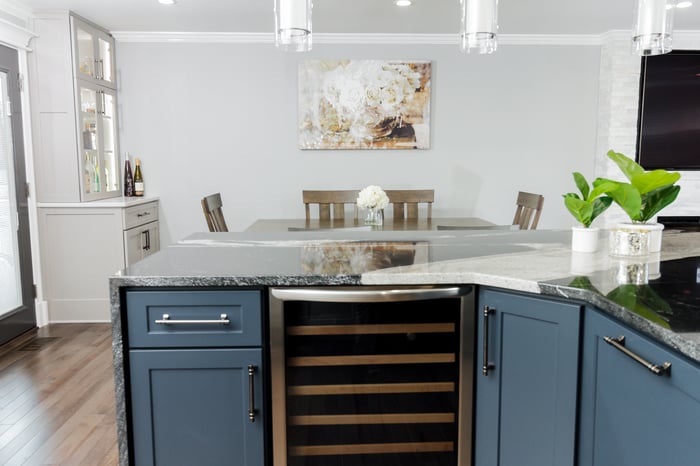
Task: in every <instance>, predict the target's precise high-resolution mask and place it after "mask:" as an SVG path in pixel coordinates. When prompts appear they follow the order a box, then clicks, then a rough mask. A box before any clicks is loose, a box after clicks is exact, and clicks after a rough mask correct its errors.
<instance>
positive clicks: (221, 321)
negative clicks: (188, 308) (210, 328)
mask: <svg viewBox="0 0 700 466" xmlns="http://www.w3.org/2000/svg"><path fill="white" fill-rule="evenodd" d="M155 323H156V324H163V325H182V324H189V325H192V324H194V325H207V324H209V325H211V324H224V325H228V324H230V323H231V321H230V320H229V318H228V316H227V315H226V314H221V316H220V317H219V320H186V319H183V320H170V314H163V317H162V318H161V319H156V320H155Z"/></svg>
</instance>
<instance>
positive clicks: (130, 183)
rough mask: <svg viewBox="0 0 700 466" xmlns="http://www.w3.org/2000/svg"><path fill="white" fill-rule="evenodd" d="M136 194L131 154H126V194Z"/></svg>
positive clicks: (129, 195) (128, 195)
mask: <svg viewBox="0 0 700 466" xmlns="http://www.w3.org/2000/svg"><path fill="white" fill-rule="evenodd" d="M133 195H134V175H133V174H132V173H131V162H130V161H129V154H128V153H127V154H126V162H124V196H127V197H131V196H133Z"/></svg>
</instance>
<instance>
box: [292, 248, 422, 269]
mask: <svg viewBox="0 0 700 466" xmlns="http://www.w3.org/2000/svg"><path fill="white" fill-rule="evenodd" d="M426 262H428V242H427V241H329V242H319V243H313V242H310V243H307V244H305V245H304V247H303V248H302V251H301V270H302V272H303V273H310V274H356V273H364V272H370V271H372V270H377V269H385V268H387V267H398V266H402V265H413V264H424V263H426Z"/></svg>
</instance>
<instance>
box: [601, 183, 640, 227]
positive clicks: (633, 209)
mask: <svg viewBox="0 0 700 466" xmlns="http://www.w3.org/2000/svg"><path fill="white" fill-rule="evenodd" d="M608 195H609V196H610V197H612V198H613V200H614V201H615V203H616V204H617V205H619V206H620V207H622V210H624V211H625V212H626V213H627V215H628V216H629V218H630V219H632V220H636V221H638V220H639V219H640V218H639V217H640V210H641V208H642V197H641V196H640V195H639V191H637V189H636V188H635V187H634V186H632V185H631V184H629V183H617V187H616V188H615V189H613V190H611V191H610V192H609V193H608Z"/></svg>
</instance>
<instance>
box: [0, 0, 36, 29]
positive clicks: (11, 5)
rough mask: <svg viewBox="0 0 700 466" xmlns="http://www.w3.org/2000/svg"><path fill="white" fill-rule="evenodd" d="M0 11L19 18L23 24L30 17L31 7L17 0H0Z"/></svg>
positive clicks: (26, 22)
mask: <svg viewBox="0 0 700 466" xmlns="http://www.w3.org/2000/svg"><path fill="white" fill-rule="evenodd" d="M0 11H2V12H4V13H7V14H8V15H10V16H13V17H15V18H17V19H19V20H21V21H22V23H23V24H24V25H27V24H28V23H29V20H30V19H31V17H32V10H31V8H29V7H28V6H27V5H25V4H23V3H22V2H19V1H17V0H0Z"/></svg>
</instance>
